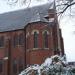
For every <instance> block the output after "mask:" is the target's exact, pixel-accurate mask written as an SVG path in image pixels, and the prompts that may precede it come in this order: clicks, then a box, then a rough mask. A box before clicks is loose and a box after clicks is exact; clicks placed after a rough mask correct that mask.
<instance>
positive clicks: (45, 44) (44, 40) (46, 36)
mask: <svg viewBox="0 0 75 75" xmlns="http://www.w3.org/2000/svg"><path fill="white" fill-rule="evenodd" d="M43 44H44V48H48V34H47V31H45V32H44V33H43Z"/></svg>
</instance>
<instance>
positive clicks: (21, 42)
mask: <svg viewBox="0 0 75 75" xmlns="http://www.w3.org/2000/svg"><path fill="white" fill-rule="evenodd" d="M23 44H24V35H23V34H20V35H19V45H23Z"/></svg>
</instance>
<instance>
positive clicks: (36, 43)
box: [34, 32, 38, 48]
mask: <svg viewBox="0 0 75 75" xmlns="http://www.w3.org/2000/svg"><path fill="white" fill-rule="evenodd" d="M37 47H38V33H37V32H34V48H37Z"/></svg>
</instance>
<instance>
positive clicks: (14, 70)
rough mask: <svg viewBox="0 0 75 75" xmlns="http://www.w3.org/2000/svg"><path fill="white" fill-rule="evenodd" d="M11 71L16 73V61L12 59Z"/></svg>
mask: <svg viewBox="0 0 75 75" xmlns="http://www.w3.org/2000/svg"><path fill="white" fill-rule="evenodd" d="M13 73H17V61H16V60H14V61H13Z"/></svg>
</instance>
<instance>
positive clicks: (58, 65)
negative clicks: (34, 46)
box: [19, 55, 66, 75]
mask: <svg viewBox="0 0 75 75" xmlns="http://www.w3.org/2000/svg"><path fill="white" fill-rule="evenodd" d="M62 63H63V64H64V65H65V64H66V61H65V60H64V59H63V57H60V56H58V55H54V56H51V58H49V57H48V58H47V59H46V60H45V61H44V63H43V64H41V65H40V66H39V65H33V66H30V67H28V68H26V69H25V70H24V71H22V72H21V73H20V74H19V75H32V72H34V74H35V75H42V73H44V75H56V74H59V75H61V73H65V72H64V65H63V64H62ZM65 70H66V69H65Z"/></svg>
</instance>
